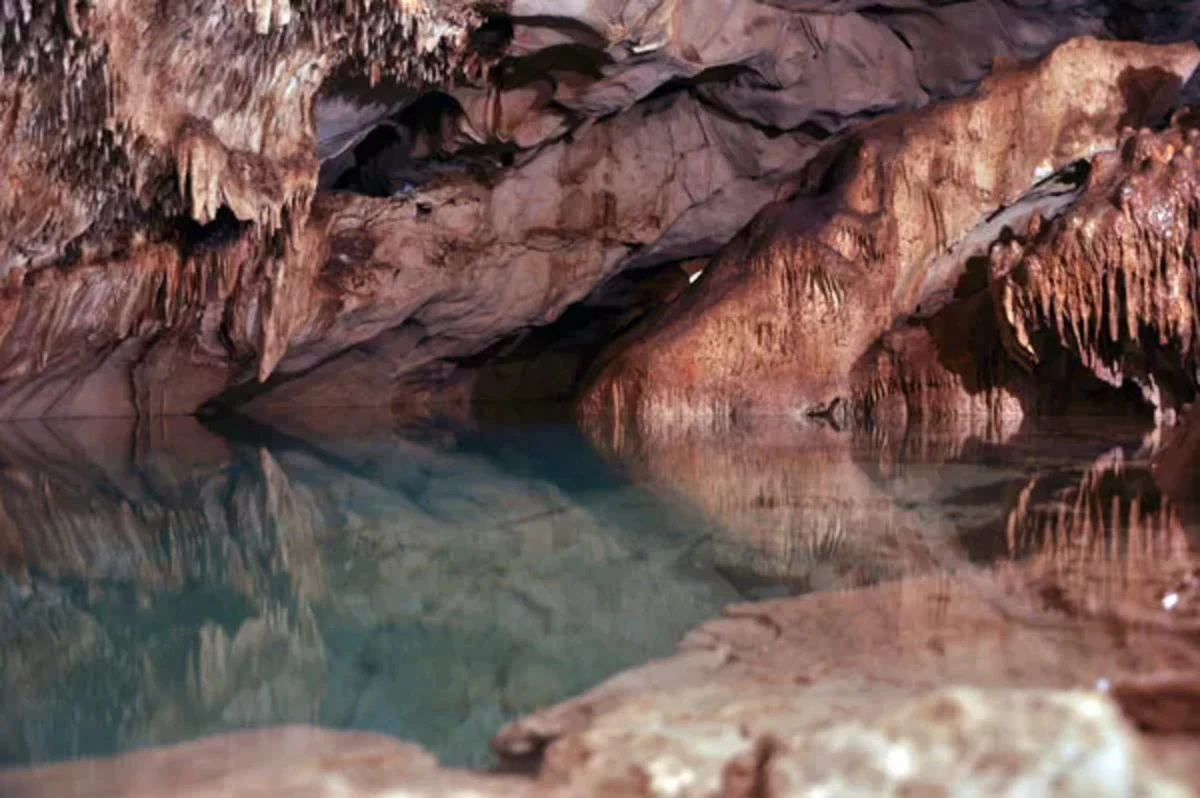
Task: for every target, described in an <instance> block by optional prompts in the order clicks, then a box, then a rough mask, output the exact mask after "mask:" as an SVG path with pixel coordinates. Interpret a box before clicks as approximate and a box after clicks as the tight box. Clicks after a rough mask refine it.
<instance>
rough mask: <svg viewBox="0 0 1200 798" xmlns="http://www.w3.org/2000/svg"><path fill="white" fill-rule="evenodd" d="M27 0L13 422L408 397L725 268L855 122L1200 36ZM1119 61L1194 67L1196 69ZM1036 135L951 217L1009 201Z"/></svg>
mask: <svg viewBox="0 0 1200 798" xmlns="http://www.w3.org/2000/svg"><path fill="white" fill-rule="evenodd" d="M10 5H11V7H7V6H6V16H5V19H6V22H5V23H4V24H5V27H4V33H3V36H4V39H3V43H4V49H3V75H2V78H3V80H2V81H0V83H2V86H0V97H2V98H3V110H4V113H5V118H6V119H8V120H10V121H9V123H8V124H7V125H6V126H5V127H4V131H5V132H4V136H5V138H4V139H3V143H4V144H5V147H4V152H5V156H4V161H3V164H4V165H3V166H2V167H0V174H3V175H4V184H5V185H6V186H9V187H12V190H9V191H7V192H5V197H4V199H3V200H2V201H0V202H3V203H4V204H3V206H0V238H2V239H3V241H4V244H3V246H4V250H3V252H2V253H0V275H3V280H4V282H3V286H2V287H0V417H6V418H27V417H44V416H78V415H131V414H139V415H156V414H165V413H188V412H194V411H196V410H197V409H199V408H201V407H202V406H204V405H206V404H209V403H215V404H217V405H220V406H226V407H228V406H245V405H247V404H254V405H255V406H256V408H257V409H258V410H259V411H264V410H270V409H277V408H279V407H295V406H297V405H309V406H312V405H319V406H329V405H346V404H371V405H375V406H377V407H387V406H389V405H393V404H395V403H396V402H399V403H400V404H402V405H403V404H405V403H407V402H409V398H410V396H411V395H413V394H421V393H422V392H428V391H429V389H430V388H431V387H432V388H434V389H435V392H436V389H438V387H439V385H440V381H441V380H443V379H444V378H445V376H446V375H447V374H448V373H451V372H453V371H454V369H455V367H456V363H457V361H458V360H459V359H461V358H463V357H467V356H475V355H478V354H479V353H486V352H488V351H492V350H490V349H489V347H491V346H492V345H493V344H495V343H496V342H498V341H502V340H503V339H505V338H506V337H509V336H513V335H521V334H523V333H524V332H525V331H527V330H528V329H530V328H532V327H537V326H540V325H545V324H547V323H548V322H551V321H553V320H555V319H557V318H558V317H560V316H561V315H562V314H563V313H564V311H565V310H566V309H567V308H568V307H570V306H572V305H575V304H578V303H580V302H581V301H584V300H588V301H594V300H596V299H597V297H598V296H600V295H602V294H603V292H604V290H605V285H606V284H607V283H608V282H609V281H610V280H612V279H613V278H614V276H615V275H618V274H637V273H639V272H642V271H644V270H647V269H650V270H652V269H654V268H655V267H663V266H665V265H667V264H671V263H674V262H678V261H682V260H686V259H691V258H705V257H708V256H710V255H712V254H714V253H715V252H716V251H717V250H718V249H719V248H720V247H721V246H723V245H724V244H725V243H726V242H728V241H729V240H730V239H732V238H733V237H734V236H735V234H736V233H737V232H738V230H739V229H740V228H741V227H742V226H743V225H744V224H745V223H746V222H747V221H749V220H750V218H751V217H752V216H753V215H754V214H755V213H756V212H757V211H758V210H759V208H761V207H762V206H763V205H765V204H767V203H769V202H771V201H773V200H776V199H778V198H779V197H780V196H781V195H786V194H787V193H789V192H790V191H791V190H792V189H791V188H789V186H792V185H793V182H792V181H790V180H789V177H790V176H792V175H794V174H795V173H797V172H798V171H799V170H801V168H802V167H803V165H804V164H805V163H806V162H807V161H808V160H809V158H810V157H811V156H812V155H813V154H814V153H815V152H816V151H817V148H818V146H817V145H818V144H820V143H821V142H823V141H827V140H829V139H830V137H831V136H833V137H839V136H840V135H841V134H842V132H843V131H846V130H848V129H850V128H854V127H855V126H856V125H859V123H861V121H862V120H864V119H867V118H870V117H873V116H876V115H879V114H882V113H884V112H889V111H894V110H906V109H915V108H920V107H922V106H925V105H927V104H928V103H930V102H936V101H939V100H944V99H946V98H950V97H955V96H959V95H963V94H965V93H968V92H970V91H971V90H972V89H973V88H974V87H975V86H976V84H977V83H978V81H979V80H980V79H981V78H982V77H983V76H984V75H985V74H986V73H987V72H988V71H989V70H990V69H991V67H992V64H993V61H994V60H996V59H1000V60H1005V59H1010V60H1012V59H1015V60H1022V59H1027V58H1030V57H1034V56H1037V55H1040V54H1043V53H1045V52H1046V51H1047V50H1049V49H1050V48H1052V47H1053V46H1054V45H1055V44H1057V43H1059V42H1061V41H1063V40H1064V39H1066V38H1068V37H1070V36H1073V35H1077V34H1082V33H1090V34H1100V33H1104V32H1105V30H1106V25H1109V27H1112V25H1111V24H1109V23H1111V22H1112V21H1113V20H1115V19H1117V18H1118V17H1121V18H1126V17H1127V18H1129V19H1131V20H1136V21H1137V24H1136V25H1135V24H1133V23H1132V22H1131V23H1129V24H1127V25H1125V28H1127V29H1128V30H1125V29H1124V28H1123V29H1121V30H1119V31H1118V33H1120V32H1121V31H1124V34H1123V35H1136V36H1138V37H1141V38H1149V39H1160V38H1170V37H1171V36H1175V37H1185V36H1186V35H1188V31H1189V30H1190V28H1189V27H1188V26H1189V25H1192V23H1193V22H1194V20H1191V18H1188V17H1186V16H1185V17H1181V18H1179V19H1173V20H1170V24H1169V25H1168V24H1167V23H1164V22H1163V21H1162V20H1161V19H1159V17H1158V16H1156V15H1155V14H1150V13H1140V12H1139V13H1133V12H1132V11H1131V9H1128V8H1126V7H1125V5H1124V4H1122V3H1117V2H1108V3H1103V2H1097V3H1082V2H1080V3H1058V4H1054V5H1053V6H1047V7H1044V8H1043V7H1031V6H1028V5H1027V4H1025V3H1015V2H1011V3H1010V2H1007V1H1002V0H972V1H971V2H959V3H949V4H941V3H939V4H937V5H934V6H931V7H928V8H927V7H925V6H924V4H920V3H918V4H913V3H908V2H905V3H897V4H888V3H885V4H873V5H869V6H864V5H862V4H858V3H849V4H847V3H835V4H832V5H831V4H826V3H804V4H799V5H797V4H789V5H780V4H767V3H759V2H753V1H752V0H733V1H732V2H729V3H727V4H726V5H725V6H724V7H723V10H722V13H721V14H719V15H714V14H712V13H711V9H709V8H708V7H707V6H706V5H705V6H704V7H703V8H700V5H703V4H699V2H698V0H693V1H692V2H685V1H684V0H677V1H676V2H663V3H647V4H638V5H636V6H635V7H628V8H626V7H624V6H622V7H620V8H617V7H615V6H611V4H606V3H580V4H576V5H573V6H572V7H571V8H570V9H569V10H564V9H559V8H558V7H557V6H552V7H547V6H545V4H543V3H539V2H533V1H532V0H530V2H524V1H523V0H522V1H521V2H517V0H513V2H512V3H508V4H503V3H502V4H492V5H488V6H486V7H485V6H479V7H476V6H474V5H472V4H468V3H465V2H450V1H449V0H447V2H439V3H433V2H416V0H413V2H409V0H404V2H399V0H397V2H395V3H392V4H390V5H388V4H382V5H379V6H373V5H368V4H361V5H360V4H355V3H351V4H349V5H345V6H338V7H337V8H334V7H333V6H329V5H328V4H325V3H320V2H304V3H297V4H293V3H291V2H288V1H287V0H276V1H275V2H256V3H253V4H250V6H248V7H243V6H238V5H236V4H235V5H231V6H229V7H228V8H225V7H224V6H222V8H221V9H219V10H216V11H214V12H213V13H212V14H210V15H208V16H205V17H200V16H198V15H196V14H194V13H193V12H192V11H191V10H190V7H189V6H187V5H186V4H183V3H178V2H170V3H166V4H161V3H160V4H158V5H156V6H154V7H153V8H151V7H149V6H147V7H146V8H142V7H141V6H139V5H137V4H134V5H130V4H128V3H110V2H106V3H94V4H88V5H87V6H86V7H82V8H78V9H77V8H75V7H73V6H72V7H71V8H66V7H65V6H61V5H54V4H43V5H41V6H39V7H38V8H37V9H32V8H31V7H29V6H28V4H21V3H13V4H10ZM8 12H11V13H8ZM1172 26H1173V27H1172ZM985 31H986V32H985ZM994 32H1003V35H993V33H994ZM1080 48H1081V46H1080V45H1075V46H1074V50H1072V51H1071V52H1077V51H1080ZM1083 49H1087V47H1086V46H1083ZM1093 49H1094V48H1093ZM1101 49H1103V48H1101ZM1118 50H1120V48H1118ZM1135 50H1136V48H1135ZM1064 52H1066V51H1064ZM1096 52H1097V53H1098V52H1099V50H1096ZM1121 52H1125V51H1121ZM1129 52H1130V53H1133V52H1134V51H1133V50H1130V51H1129ZM1138 52H1140V51H1138ZM1083 57H1084V58H1085V60H1086V58H1089V57H1092V56H1087V55H1086V54H1085V55H1084V56H1083ZM1124 57H1125V56H1121V58H1124ZM1073 58H1074V56H1071V55H1069V54H1067V55H1062V56H1056V57H1055V58H1054V59H1051V62H1050V63H1051V64H1052V65H1053V64H1065V63H1067V62H1071V61H1072V59H1073ZM1129 58H1131V59H1132V60H1130V61H1129V64H1130V65H1132V66H1134V67H1136V65H1137V64H1142V65H1143V66H1145V65H1148V64H1150V63H1151V62H1154V63H1158V62H1159V61H1160V60H1161V62H1162V64H1163V65H1164V66H1165V68H1167V70H1168V71H1173V72H1174V73H1175V74H1183V73H1184V72H1185V71H1186V70H1185V68H1184V65H1185V63H1186V62H1187V59H1188V56H1187V55H1185V54H1183V52H1182V51H1179V52H1176V51H1163V52H1162V54H1159V55H1150V54H1149V51H1147V53H1145V54H1141V55H1130V56H1129ZM1135 62H1136V63H1135ZM1115 63H1116V62H1113V63H1108V62H1106V63H1105V65H1103V69H1104V70H1108V71H1106V72H1102V73H1097V76H1095V77H1092V78H1089V79H1088V80H1089V81H1095V83H1094V87H1095V93H1094V94H1089V92H1090V91H1091V89H1089V90H1088V91H1085V92H1079V91H1071V92H1066V91H1065V89H1066V87H1067V86H1068V85H1071V86H1074V75H1073V74H1066V73H1069V72H1070V69H1072V67H1069V66H1063V67H1061V70H1060V71H1062V70H1065V71H1066V72H1064V74H1063V76H1062V77H1061V78H1060V79H1058V83H1057V84H1056V85H1057V88H1056V89H1054V90H1056V91H1059V92H1065V93H1064V94H1063V96H1061V97H1057V96H1054V95H1052V94H1046V95H1045V96H1043V97H1040V98H1039V100H1038V101H1037V102H1031V104H1030V105H1029V108H1030V109H1036V108H1042V109H1045V112H1044V113H1043V115H1042V116H1037V114H1034V115H1033V116H1036V117H1037V119H1038V120H1044V118H1050V117H1053V118H1058V119H1059V123H1058V124H1060V125H1063V126H1064V129H1067V128H1070V127H1072V124H1073V123H1072V124H1067V123H1065V122H1064V121H1063V120H1066V119H1067V116H1066V115H1062V114H1057V113H1056V112H1055V110H1052V109H1057V108H1058V107H1059V103H1060V102H1062V103H1065V105H1064V106H1063V107H1064V108H1068V107H1072V106H1073V104H1074V103H1075V101H1076V100H1077V99H1080V98H1082V99H1081V102H1082V104H1081V105H1080V106H1079V107H1080V108H1086V107H1091V106H1095V105H1097V104H1099V103H1101V102H1104V101H1107V100H1108V99H1111V98H1110V97H1109V95H1108V94H1105V92H1106V91H1108V92H1112V91H1118V89H1117V88H1114V87H1112V86H1108V87H1107V88H1103V89H1102V88H1100V86H1099V83H1100V81H1102V80H1107V79H1114V80H1115V79H1116V77H1117V75H1116V67H1115V66H1113V64H1115ZM1121 63H1125V62H1124V61H1122V62H1121ZM1089 68H1090V67H1089ZM1054 69H1058V67H1054V68H1052V69H1049V70H1048V71H1054ZM1110 73H1111V74H1110ZM1038 74H1041V73H1040V72H1039V73H1038ZM1019 82H1020V81H1019V80H1018V81H1013V80H1009V79H1005V80H1001V81H999V82H996V83H994V84H993V88H992V89H989V91H993V92H996V91H1000V89H997V88H995V87H998V86H1002V85H1016V83H1019ZM1051 82H1052V83H1053V82H1054V81H1053V80H1051ZM1086 85H1087V86H1093V83H1086ZM1030 90H1031V91H1033V90H1034V89H1030ZM1137 90H1138V91H1139V92H1142V94H1143V95H1144V97H1145V98H1148V99H1149V100H1150V101H1151V106H1155V103H1154V102H1153V100H1154V99H1155V98H1154V97H1153V96H1152V95H1153V94H1154V90H1155V89H1154V87H1153V86H1148V87H1143V86H1138V87H1137ZM1017 93H1019V92H1014V93H1013V94H1012V95H1011V96H1012V97H1016V94H1017ZM1068 95H1070V96H1068ZM1084 95H1087V96H1086V97H1085V96H1084ZM160 98H161V99H160ZM1089 104H1090V105H1089ZM950 107H954V108H962V107H967V106H950ZM1142 110H1146V111H1147V112H1149V111H1150V110H1154V109H1153V108H1148V109H1141V108H1139V109H1138V111H1142ZM934 118H942V117H937V112H935V115H934V116H933V117H930V119H934ZM1130 119H1131V120H1132V119H1133V117H1131V118H1130ZM959 121H961V120H959ZM1127 121H1128V120H1127ZM944 123H945V124H950V120H949V119H948V118H946V119H945V120H944ZM904 124H908V122H898V123H891V129H893V130H898V129H899V126H900V125H904ZM922 124H927V125H928V127H929V129H930V130H932V129H933V128H935V127H936V126H937V125H938V124H942V123H939V122H929V123H922ZM1045 124H1050V125H1051V126H1053V125H1054V124H1055V123H1052V122H1046V123H1045ZM1105 124H1107V122H1106V121H1105V120H1101V119H1096V120H1092V121H1091V122H1088V123H1087V124H1085V125H1084V126H1083V127H1081V128H1080V130H1079V131H1078V132H1079V133H1080V134H1081V135H1083V136H1084V138H1086V137H1087V136H1089V135H1091V136H1099V138H1095V139H1094V140H1092V139H1089V141H1086V142H1085V141H1082V140H1080V141H1068V140H1067V139H1063V140H1062V141H1060V142H1058V143H1056V144H1054V145H1053V146H1056V147H1060V149H1061V150H1062V151H1061V152H1058V151H1056V152H1054V153H1051V154H1052V155H1053V156H1054V157H1053V158H1052V159H1051V160H1052V162H1053V164H1059V163H1060V162H1062V161H1063V160H1064V159H1067V158H1070V157H1074V156H1076V155H1078V154H1079V152H1080V151H1081V149H1082V148H1086V147H1087V146H1091V145H1100V144H1103V143H1104V142H1105V141H1106V139H1104V136H1106V135H1108V131H1107V130H1101V128H1103V127H1104V125H1105ZM884 127H887V125H884ZM1026 128H1027V130H1026V129H1022V130H1023V132H1031V131H1034V129H1035V128H1036V130H1037V132H1038V133H1039V137H1034V138H1035V139H1036V138H1040V134H1041V133H1044V132H1045V131H1044V130H1043V128H1044V125H1043V122H1042V121H1037V122H1035V121H1034V120H1033V118H1032V117H1031V119H1030V121H1029V123H1028V124H1027V125H1026ZM875 129H879V126H878V125H874V124H868V125H867V126H866V127H864V128H863V131H864V132H859V133H852V134H851V135H850V138H847V139H841V138H838V140H839V141H842V142H843V143H842V144H838V145H830V147H829V148H827V149H828V151H829V152H845V151H848V150H847V147H848V148H850V149H852V148H853V147H854V146H857V145H855V144H853V142H856V141H862V140H864V139H863V138H862V137H863V136H864V135H875V134H868V133H866V132H865V131H869V130H875ZM1015 133H1016V131H1015V130H1009V131H1008V132H1007V133H1005V134H1003V135H1009V136H1012V135H1014V134H1015ZM1003 135H997V136H991V135H988V136H985V137H984V138H985V139H987V141H988V142H992V144H991V145H989V146H996V147H999V146H1002V145H1000V144H999V142H1000V141H1001V139H1002V138H1003ZM1050 138H1053V136H1051V137H1050ZM1068 138H1069V137H1068ZM1030 140H1031V141H1032V140H1033V139H1030ZM931 145H932V142H927V145H926V146H931ZM885 149H886V147H885ZM1034 149H1036V148H1025V147H1022V152H1023V153H1024V154H1023V155H1022V156H1021V159H1019V160H1021V163H1020V164H1019V165H1018V164H1015V163H1014V164H1010V165H1008V166H1006V167H1005V168H1006V169H1009V168H1011V171H1012V175H1008V174H1007V173H1006V175H1005V176H1004V177H1003V179H1002V180H1001V181H1000V183H998V184H997V185H994V186H992V187H991V188H989V191H990V192H991V194H989V196H988V197H986V198H976V199H975V200H972V202H971V203H970V204H969V205H963V209H962V216H963V219H964V220H965V219H967V217H971V218H972V220H973V219H974V218H975V217H977V216H978V215H979V214H980V213H985V212H987V210H989V209H990V207H991V206H992V205H994V204H996V203H999V202H1003V201H1006V200H1008V199H1011V198H1012V196H1013V192H1015V191H1018V190H1020V189H1023V188H1024V187H1025V186H1026V185H1027V183H1028V181H1029V179H1030V175H1031V174H1032V171H1033V170H1034V169H1035V168H1036V167H1041V166H1043V163H1042V161H1043V160H1044V158H1045V157H1046V154H1045V153H1041V152H1040V151H1039V152H1036V153H1035V152H1034V151H1033V150H1034ZM943 157H944V156H943ZM826 160H827V159H826ZM1025 161H1028V163H1025ZM939 163H940V162H939ZM1026 167H1028V168H1026ZM989 168H991V167H989ZM918 171H919V170H918ZM1027 173H1028V174H1027ZM917 174H918V172H914V175H917ZM922 201H923V200H921V199H920V198H919V197H915V195H914V199H913V202H916V203H918V204H920V203H921V202H922ZM947 201H948V200H947V199H943V202H947ZM955 204H957V203H955ZM951 223H952V226H954V225H957V226H960V227H961V226H962V225H964V224H967V222H966V221H963V220H959V219H958V218H957V217H955V218H954V219H951ZM955 229H956V230H957V227H956V228H955ZM943 232H944V231H943ZM950 232H951V233H952V234H953V233H954V231H950ZM943 237H944V236H943ZM906 246H907V244H906ZM731 257H733V256H725V258H724V260H729V259H730V258H731ZM905 257H908V255H905ZM735 259H736V258H735ZM701 290H704V291H707V290H708V289H703V288H702V289H701ZM906 290H915V286H909V287H908V289H906ZM902 299H903V298H900V299H898V300H897V302H898V303H899V304H898V306H899V305H902V304H903V301H901V300H902ZM585 304H586V302H585ZM875 326H877V325H875ZM351 385H353V386H354V387H353V388H350V387H349V386H351Z"/></svg>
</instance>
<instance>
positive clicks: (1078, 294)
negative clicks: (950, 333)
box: [992, 114, 1200, 417]
mask: <svg viewBox="0 0 1200 798" xmlns="http://www.w3.org/2000/svg"><path fill="white" fill-rule="evenodd" d="M1198 122H1200V120H1198V119H1196V118H1194V117H1193V116H1192V115H1190V114H1185V115H1183V117H1182V118H1180V119H1179V120H1177V121H1176V123H1175V124H1174V125H1172V126H1171V128H1170V129H1168V130H1166V131H1163V132H1161V133H1153V132H1150V131H1142V132H1140V133H1136V134H1132V135H1129V136H1127V137H1125V138H1124V139H1123V140H1122V142H1121V145H1120V148H1119V150H1118V151H1117V152H1112V153H1106V154H1103V155H1099V156H1097V157H1096V158H1095V159H1094V160H1093V162H1092V168H1091V173H1090V176H1089V178H1088V186H1087V188H1086V190H1085V192H1084V195H1083V196H1081V197H1080V198H1079V199H1078V200H1076V201H1075V203H1073V205H1072V206H1071V209H1070V210H1069V212H1068V213H1066V214H1065V215H1063V216H1060V217H1059V218H1056V219H1054V220H1052V221H1050V222H1047V223H1045V224H1043V223H1041V221H1040V220H1039V221H1038V222H1037V223H1036V224H1035V225H1034V227H1033V229H1031V230H1030V231H1029V234H1028V236H1027V239H1028V240H1027V241H1018V240H1011V241H1009V242H1008V243H1007V244H1005V245H1001V246H997V247H996V249H995V250H994V251H993V253H992V281H993V285H994V290H993V293H994V295H995V306H996V308H997V310H998V311H999V315H1000V321H1001V327H1002V330H1003V332H1004V338H1005V343H1006V346H1007V349H1008V351H1009V353H1010V354H1011V356H1012V357H1013V358H1014V359H1015V360H1016V361H1017V362H1019V363H1022V364H1024V365H1026V366H1027V367H1028V368H1030V369H1032V370H1033V371H1034V372H1035V373H1036V371H1037V369H1038V368H1039V367H1040V366H1041V365H1042V364H1043V363H1044V362H1045V361H1046V360H1049V359H1052V358H1053V357H1054V356H1055V353H1056V352H1065V353H1069V356H1070V357H1071V358H1072V359H1073V360H1075V361H1076V362H1078V363H1081V364H1082V365H1083V366H1085V367H1086V368H1087V369H1089V370H1090V371H1091V372H1092V373H1093V374H1095V375H1096V377H1098V378H1099V379H1101V380H1103V381H1104V382H1106V383H1109V384H1111V385H1113V386H1114V387H1121V386H1123V385H1124V384H1126V383H1130V384H1131V385H1136V387H1137V388H1138V389H1140V391H1141V392H1142V394H1143V395H1144V397H1145V399H1146V401H1147V403H1149V404H1151V405H1152V406H1153V407H1154V408H1155V409H1156V410H1158V411H1159V413H1160V415H1162V414H1168V415H1169V416H1170V417H1174V415H1175V412H1176V411H1177V410H1179V409H1181V408H1182V407H1183V406H1184V405H1185V404H1190V403H1191V401H1192V399H1193V398H1194V397H1195V395H1196V388H1197V385H1198V381H1200V377H1198V375H1200V370H1198V365H1200V364H1198V363H1197V360H1196V352H1197V345H1198V344H1200V337H1198V336H1200V326H1198V325H1197V323H1196V320H1195V314H1196V309H1197V307H1200V304H1198V303H1200V287H1198V285H1197V278H1198V272H1197V246H1196V242H1197V240H1198V239H1197V236H1200V228H1198V227H1197V222H1196V219H1197V214H1198V212H1200V205H1198V203H1200V158H1198V156H1197V150H1196V148H1197V146H1198V145H1200V129H1198V128H1197V123H1198Z"/></svg>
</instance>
